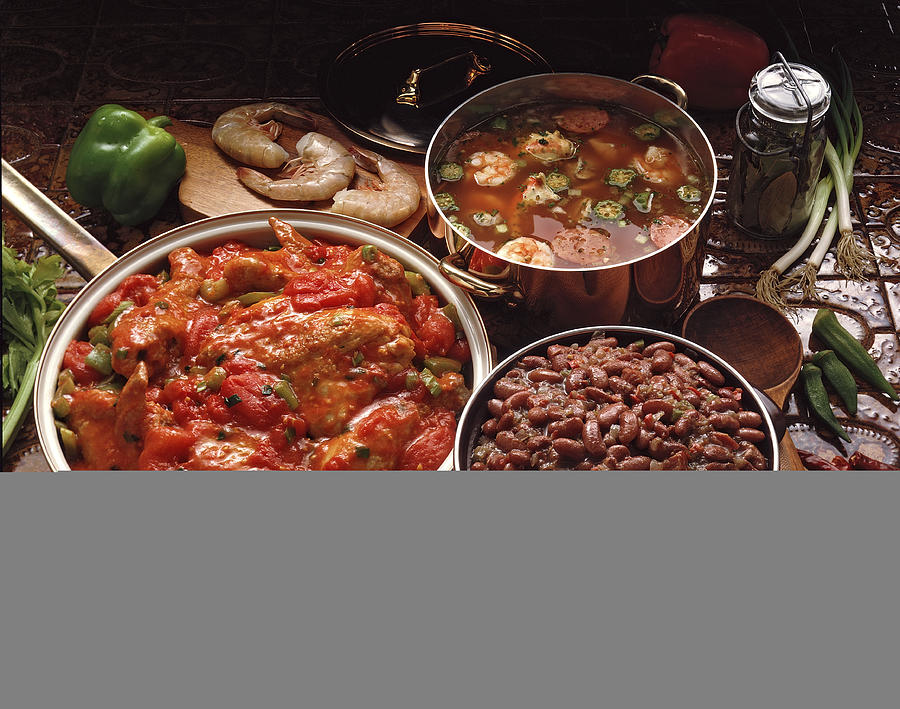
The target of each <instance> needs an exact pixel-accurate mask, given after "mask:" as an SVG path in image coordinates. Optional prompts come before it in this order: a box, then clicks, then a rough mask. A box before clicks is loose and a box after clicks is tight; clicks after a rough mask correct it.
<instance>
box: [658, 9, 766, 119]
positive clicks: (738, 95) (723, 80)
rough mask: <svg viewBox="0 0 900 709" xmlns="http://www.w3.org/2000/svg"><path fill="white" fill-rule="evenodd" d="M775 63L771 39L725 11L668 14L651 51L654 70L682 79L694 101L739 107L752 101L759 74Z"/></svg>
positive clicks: (714, 106) (702, 105) (716, 106)
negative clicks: (753, 82)
mask: <svg viewBox="0 0 900 709" xmlns="http://www.w3.org/2000/svg"><path fill="white" fill-rule="evenodd" d="M768 64H769V48H768V46H766V42H765V40H764V39H763V38H762V37H760V36H759V35H758V34H757V33H756V32H754V31H753V30H751V29H750V28H749V27H745V26H744V25H741V24H739V23H737V22H735V21H734V20H731V19H729V18H727V17H721V16H719V15H708V14H692V13H688V14H679V15H672V16H671V17H669V18H667V19H666V20H665V21H664V22H663V25H662V28H661V30H660V37H659V39H658V40H657V42H656V44H655V45H654V47H653V51H652V53H651V55H650V71H651V72H652V73H654V74H658V75H659V76H664V77H666V78H667V79H671V80H672V81H675V82H677V83H678V84H680V85H681V87H682V88H683V89H684V90H685V91H686V92H687V95H688V101H689V103H690V105H691V106H697V107H699V108H709V109H714V110H725V109H736V108H739V107H740V106H742V105H743V104H744V103H746V102H747V91H748V89H749V87H750V80H751V79H752V78H753V75H754V74H755V73H756V72H757V71H759V70H760V69H762V68H763V67H765V66H768Z"/></svg>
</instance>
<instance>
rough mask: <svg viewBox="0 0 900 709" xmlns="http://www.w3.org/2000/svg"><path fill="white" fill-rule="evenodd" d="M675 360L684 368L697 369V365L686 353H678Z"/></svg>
mask: <svg viewBox="0 0 900 709" xmlns="http://www.w3.org/2000/svg"><path fill="white" fill-rule="evenodd" d="M674 359H675V364H680V365H681V366H682V367H687V368H689V369H697V363H696V362H695V361H694V360H692V359H691V358H690V357H688V356H687V355H686V354H685V353H684V352H676V353H675V357H674Z"/></svg>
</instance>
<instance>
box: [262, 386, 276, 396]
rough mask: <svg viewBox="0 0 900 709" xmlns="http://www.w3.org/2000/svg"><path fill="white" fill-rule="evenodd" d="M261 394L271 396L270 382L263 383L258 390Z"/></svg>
mask: <svg viewBox="0 0 900 709" xmlns="http://www.w3.org/2000/svg"><path fill="white" fill-rule="evenodd" d="M259 391H260V393H261V394H262V395H263V396H271V394H272V391H273V390H272V385H271V384H263V385H262V388H261V389H260V390H259Z"/></svg>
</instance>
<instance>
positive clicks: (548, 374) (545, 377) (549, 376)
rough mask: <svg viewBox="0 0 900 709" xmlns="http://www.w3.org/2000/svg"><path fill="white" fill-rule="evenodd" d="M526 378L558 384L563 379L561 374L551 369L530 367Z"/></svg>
mask: <svg viewBox="0 0 900 709" xmlns="http://www.w3.org/2000/svg"><path fill="white" fill-rule="evenodd" d="M528 379H529V381H532V382H549V383H551V384H558V383H559V382H561V381H562V380H563V375H562V374H560V373H559V372H555V371H553V370H552V369H532V370H531V371H530V372H528Z"/></svg>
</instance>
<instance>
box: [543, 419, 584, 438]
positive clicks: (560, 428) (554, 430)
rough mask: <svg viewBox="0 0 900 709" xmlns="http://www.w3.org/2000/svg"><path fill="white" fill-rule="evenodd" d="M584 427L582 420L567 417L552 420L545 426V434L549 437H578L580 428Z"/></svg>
mask: <svg viewBox="0 0 900 709" xmlns="http://www.w3.org/2000/svg"><path fill="white" fill-rule="evenodd" d="M583 428H584V422H583V421H582V420H581V419H579V418H575V417H572V418H567V419H563V420H562V421H554V422H553V423H551V424H550V425H548V426H547V435H548V436H550V438H551V439H552V438H560V437H562V438H578V437H579V436H580V435H581V430H582V429H583Z"/></svg>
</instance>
